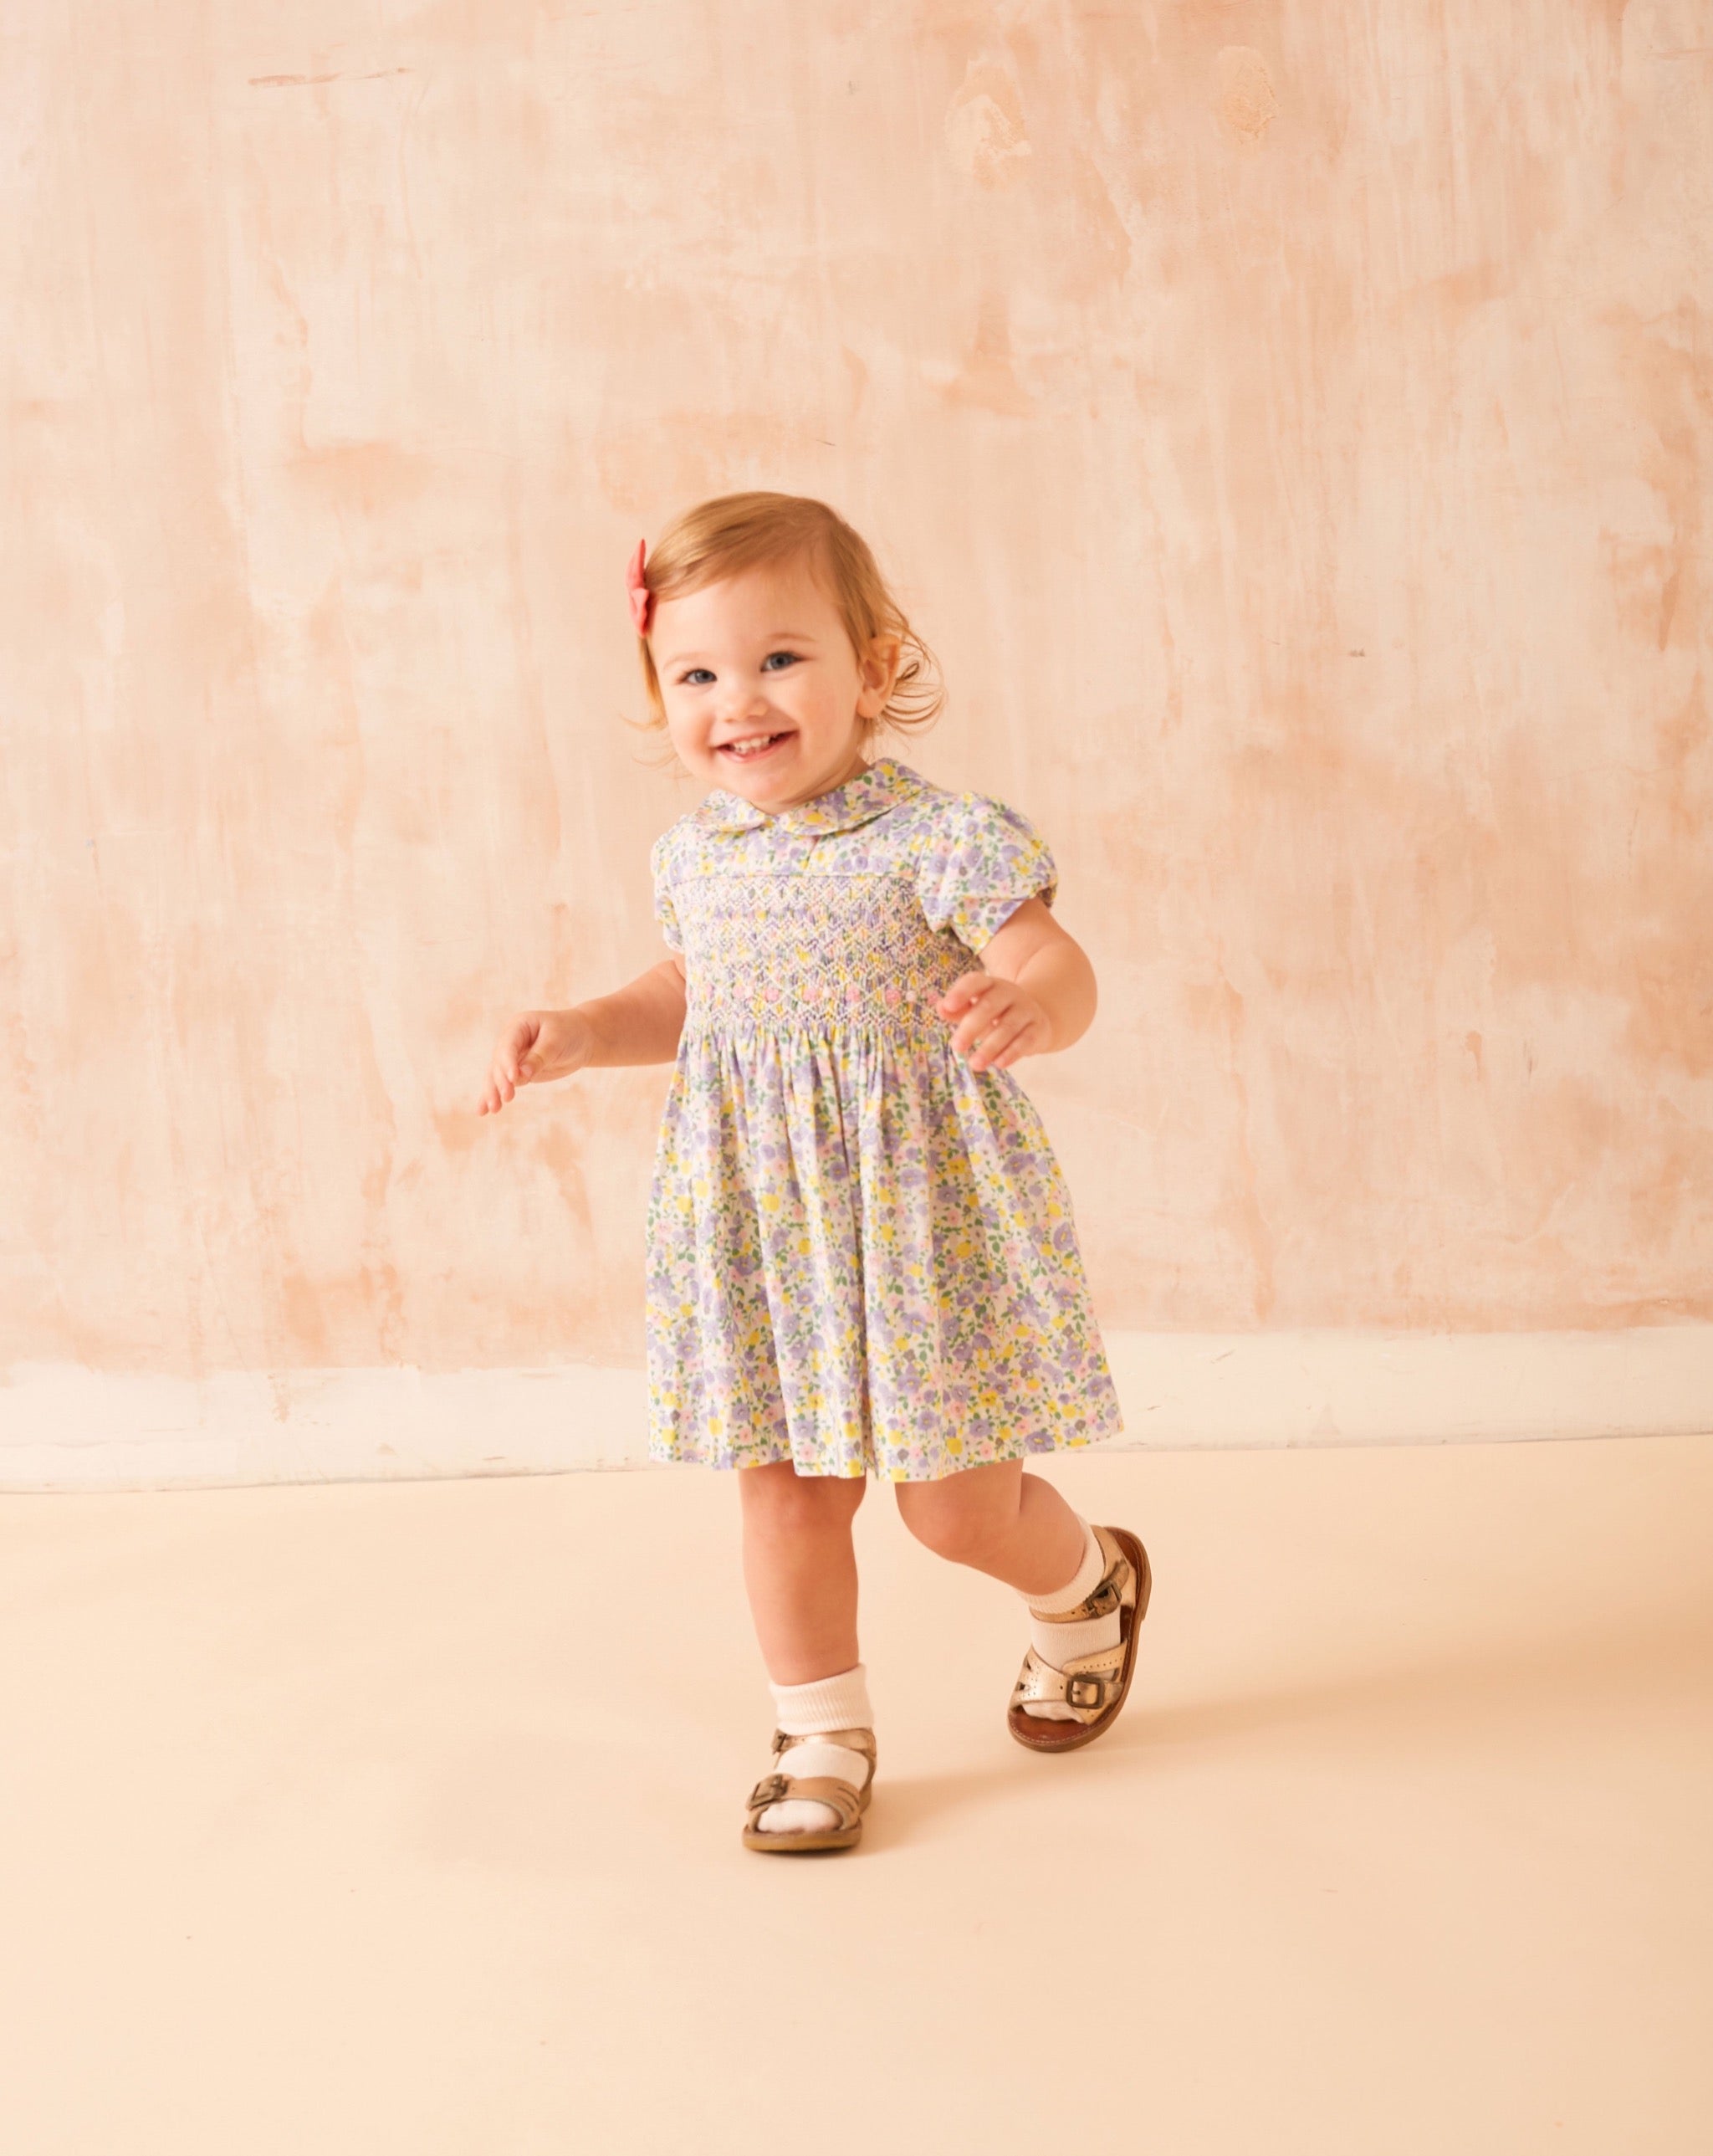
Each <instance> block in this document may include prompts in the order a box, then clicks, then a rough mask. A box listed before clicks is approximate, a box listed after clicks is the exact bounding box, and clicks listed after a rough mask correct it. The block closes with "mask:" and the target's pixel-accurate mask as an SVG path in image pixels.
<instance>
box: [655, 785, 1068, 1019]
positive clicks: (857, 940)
mask: <svg viewBox="0 0 1713 2156" xmlns="http://www.w3.org/2000/svg"><path fill="white" fill-rule="evenodd" d="M1055 886H1056V875H1055V871H1054V865H1053V860H1052V856H1051V855H1050V854H1049V851H1048V850H1047V847H1046V844H1045V842H1044V840H1043V839H1041V837H1040V836H1039V834H1038V833H1037V832H1036V831H1035V829H1034V828H1033V825H1032V824H1029V823H1028V820H1027V819H1025V818H1024V817H1023V816H1022V815H1020V814H1018V812H1017V811H1016V810H1015V809H1013V808H1008V807H1007V806H1006V805H1005V804H1004V803H1003V802H999V801H996V800H993V799H992V798H989V797H988V796H987V795H985V794H977V793H950V792H948V791H946V789H945V788H941V787H937V786H934V785H932V784H931V783H930V782H929V781H927V780H926V779H925V778H921V777H920V776H919V775H918V774H917V773H915V772H913V771H912V770H910V767H908V766H907V765H905V764H902V763H900V762H897V761H896V759H895V758H893V757H882V758H881V759H880V762H877V763H874V764H873V765H871V766H869V768H868V769H867V770H865V771H864V772H862V773H859V776H858V777H857V778H854V779H851V780H849V782H848V783H846V784H844V785H843V786H840V787H836V788H833V790H832V791H831V792H830V793H824V794H822V795H820V796H819V797H818V798H817V799H815V800H813V801H810V802H807V803H803V805H802V806H801V807H800V808H790V809H787V810H785V811H783V812H782V814H778V815H772V816H770V815H767V814H764V813H763V812H762V810H760V809H758V808H755V807H753V806H752V805H751V803H748V802H746V801H743V800H741V799H740V798H738V797H737V796H736V795H735V794H732V793H726V792H724V791H723V790H722V791H718V792H715V793H711V794H710V795H709V796H708V798H706V800H705V801H704V802H703V803H701V805H700V808H696V809H694V810H692V811H691V813H690V814H689V815H688V816H685V817H681V818H680V819H679V821H678V822H677V823H676V824H674V825H673V827H672V829H670V830H669V831H668V832H667V833H665V834H664V836H663V837H662V838H661V839H659V841H658V842H657V844H656V845H655V848H654V903H655V913H656V917H657V918H658V919H659V922H660V925H661V928H662V931H663V932H664V935H665V937H666V940H667V942H669V944H670V945H671V947H673V948H674V950H677V951H680V952H682V953H683V956H684V962H685V982H686V992H687V1010H686V1016H685V1033H686V1034H687V1035H691V1036H695V1035H698V1034H700V1035H705V1034H737V1033H751V1034H752V1033H756V1032H765V1033H772V1034H818V1035H825V1034H829V1033H832V1032H834V1031H838V1032H849V1031H852V1030H858V1031H861V1032H864V1033H874V1032H885V1033H886V1034H891V1035H900V1034H924V1033H927V1034H937V1035H940V1036H941V1037H944V1036H945V1035H946V1032H947V1027H946V1021H945V1020H944V1019H941V1018H940V1017H939V1015H938V1014H936V1011H935V1010H934V1008H933V1006H934V1004H935V1001H936V998H938V997H939V996H940V995H941V993H943V992H944V990H945V989H946V988H949V987H950V986H951V983H952V982H953V981H955V980H956V979H957V977H958V975H959V974H960V973H967V972H968V971H970V970H971V968H972V967H973V966H975V965H976V964H977V963H978V962H979V961H978V960H977V957H976V955H975V954H976V952H978V951H979V950H980V948H981V947H982V944H984V943H985V942H987V940H988V939H989V937H992V935H993V934H994V932H996V931H997V930H998V928H999V927H1001V926H1002V925H1003V922H1004V921H1005V920H1006V919H1007V918H1008V916H1010V914H1011V913H1012V912H1013V911H1015V909H1016V907H1017V906H1018V905H1019V904H1020V903H1021V902H1022V901H1023V899H1024V898H1026V897H1029V896H1035V895H1039V896H1041V897H1043V898H1044V899H1045V900H1046V901H1047V902H1048V903H1049V905H1050V904H1051V902H1052V899H1053V896H1054V889H1055Z"/></svg>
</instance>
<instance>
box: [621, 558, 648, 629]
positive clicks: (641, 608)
mask: <svg viewBox="0 0 1713 2156" xmlns="http://www.w3.org/2000/svg"><path fill="white" fill-rule="evenodd" d="M648 557H649V549H648V543H647V542H646V541H644V540H642V539H639V540H638V542H637V550H636V552H635V553H634V554H633V555H632V556H631V557H630V567H628V569H627V570H626V571H625V572H624V581H625V585H626V588H627V589H628V591H629V593H630V618H631V619H632V620H633V622H634V623H635V624H636V632H637V634H638V635H639V636H646V635H647V634H648V633H649V621H650V619H652V617H653V615H654V593H652V592H651V591H650V590H649V586H648V580H647V579H646V577H644V575H643V564H644V562H645V561H646V560H647V559H648Z"/></svg>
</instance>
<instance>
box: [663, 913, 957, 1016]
mask: <svg viewBox="0 0 1713 2156" xmlns="http://www.w3.org/2000/svg"><path fill="white" fill-rule="evenodd" d="M678 923H679V929H680V933H681V935H682V936H683V937H684V947H685V951H686V952H689V953H690V954H691V962H690V965H689V967H688V968H687V979H688V993H687V999H686V1000H687V1010H686V1016H685V1030H686V1031H687V1032H689V1033H690V1034H741V1033H753V1032H757V1031H765V1032H768V1033H775V1034H829V1033H833V1032H836V1031H849V1030H862V1031H867V1032H876V1031H883V1032H885V1033H889V1034H894V1035H899V1036H904V1035H910V1034H917V1035H922V1036H925V1037H930V1038H931V1037H932V1036H934V1035H936V1034H940V1035H943V1034H945V1031H946V1023H945V1020H944V1019H941V1018H940V1017H939V1016H938V1015H937V1014H936V1012H935V1011H934V1009H933V1005H934V1003H935V1001H936V998H938V997H939V996H941V995H942V994H943V993H945V991H946V989H947V988H950V987H951V983H953V982H954V981H955V980H956V979H957V978H958V976H959V974H960V973H967V972H968V971H969V970H970V968H972V966H973V965H974V964H975V963H976V960H975V958H974V957H973V956H972V953H971V952H970V951H969V949H968V948H967V946H965V945H964V944H963V943H962V942H959V940H958V938H957V937H956V936H953V935H951V934H950V933H943V934H941V935H938V936H936V934H935V933H934V932H933V931H932V930H931V928H930V927H928V924H927V921H926V919H925V917H924V916H923V913H922V908H921V901H920V900H919V899H918V897H917V896H916V891H915V882H914V880H912V879H911V878H910V876H908V875H848V876H846V875H803V874H802V873H797V872H792V871H786V872H783V873H779V874H775V875H727V876H707V877H705V878H703V879H702V880H700V881H699V882H697V883H695V884H692V885H690V886H689V887H688V888H687V889H686V890H685V891H683V892H682V893H681V894H680V898H679V903H678Z"/></svg>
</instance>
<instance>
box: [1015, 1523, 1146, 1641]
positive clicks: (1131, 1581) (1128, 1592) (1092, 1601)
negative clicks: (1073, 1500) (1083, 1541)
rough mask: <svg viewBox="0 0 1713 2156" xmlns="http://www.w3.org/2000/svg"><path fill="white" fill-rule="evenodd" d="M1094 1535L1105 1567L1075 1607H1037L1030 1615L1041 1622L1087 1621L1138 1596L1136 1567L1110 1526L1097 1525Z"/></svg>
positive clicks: (1032, 1609)
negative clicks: (1103, 1556)
mask: <svg viewBox="0 0 1713 2156" xmlns="http://www.w3.org/2000/svg"><path fill="white" fill-rule="evenodd" d="M1095 1541H1096V1542H1097V1543H1099V1544H1100V1548H1101V1550H1102V1552H1103V1553H1104V1554H1105V1558H1106V1569H1105V1572H1103V1573H1101V1575H1100V1578H1099V1579H1097V1580H1096V1581H1095V1584H1094V1587H1093V1589H1091V1590H1090V1593H1089V1594H1086V1595H1085V1597H1084V1598H1083V1599H1082V1600H1081V1601H1080V1602H1079V1603H1078V1604H1077V1605H1076V1607H1075V1609H1054V1610H1045V1609H1034V1608H1033V1607H1032V1608H1031V1609H1030V1611H1029V1617H1030V1620H1031V1621H1032V1622H1033V1623H1035V1624H1038V1625H1085V1624H1087V1622H1088V1621H1089V1620H1090V1618H1091V1617H1110V1615H1111V1614H1112V1613H1113V1611H1114V1610H1115V1609H1126V1608H1128V1607H1129V1606H1130V1605H1131V1604H1133V1603H1134V1602H1135V1600H1136V1568H1135V1566H1134V1565H1132V1564H1131V1561H1130V1559H1129V1558H1127V1557H1126V1555H1125V1553H1124V1549H1123V1547H1122V1545H1121V1543H1119V1541H1118V1540H1117V1538H1116V1536H1115V1535H1114V1534H1113V1533H1112V1532H1111V1530H1110V1528H1108V1527H1096V1528H1095Z"/></svg>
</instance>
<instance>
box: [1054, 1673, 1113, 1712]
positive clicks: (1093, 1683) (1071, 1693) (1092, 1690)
mask: <svg viewBox="0 0 1713 2156" xmlns="http://www.w3.org/2000/svg"><path fill="white" fill-rule="evenodd" d="M1110 1682H1111V1679H1110V1677H1092V1676H1074V1677H1067V1678H1066V1679H1065V1681H1064V1702H1065V1705H1066V1706H1067V1707H1105V1704H1106V1688H1107V1686H1108V1685H1109V1684H1110ZM1085 1693H1086V1694H1089V1695H1091V1697H1085Z"/></svg>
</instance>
